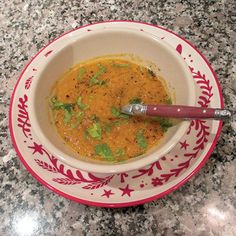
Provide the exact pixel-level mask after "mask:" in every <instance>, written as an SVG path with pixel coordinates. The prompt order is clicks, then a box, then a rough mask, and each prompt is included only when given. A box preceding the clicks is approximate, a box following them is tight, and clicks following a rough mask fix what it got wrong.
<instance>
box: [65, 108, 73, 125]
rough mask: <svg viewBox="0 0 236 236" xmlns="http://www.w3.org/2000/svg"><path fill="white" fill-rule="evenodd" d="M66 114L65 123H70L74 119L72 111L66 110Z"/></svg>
mask: <svg viewBox="0 0 236 236" xmlns="http://www.w3.org/2000/svg"><path fill="white" fill-rule="evenodd" d="M64 111H65V113H64V123H68V122H69V121H70V119H71V117H72V112H71V109H65V110H64Z"/></svg>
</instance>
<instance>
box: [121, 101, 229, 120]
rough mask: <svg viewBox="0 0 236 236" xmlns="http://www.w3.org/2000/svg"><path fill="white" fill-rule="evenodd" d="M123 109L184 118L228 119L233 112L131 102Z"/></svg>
mask: <svg viewBox="0 0 236 236" xmlns="http://www.w3.org/2000/svg"><path fill="white" fill-rule="evenodd" d="M121 111H122V112H123V113H125V114H128V115H135V116H137V115H147V116H160V117H172V118H183V119H214V120H221V119H228V118H230V117H231V116H232V113H231V112H230V111H229V110H226V109H220V108H206V107H192V106H182V105H143V104H129V105H126V106H123V107H122V109H121Z"/></svg>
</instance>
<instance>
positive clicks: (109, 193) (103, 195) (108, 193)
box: [101, 189, 115, 198]
mask: <svg viewBox="0 0 236 236" xmlns="http://www.w3.org/2000/svg"><path fill="white" fill-rule="evenodd" d="M103 191H104V193H103V194H102V195H101V197H107V198H109V197H110V195H113V194H115V193H113V192H112V191H111V189H110V190H106V189H103Z"/></svg>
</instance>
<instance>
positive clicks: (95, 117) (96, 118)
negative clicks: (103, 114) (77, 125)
mask: <svg viewBox="0 0 236 236" xmlns="http://www.w3.org/2000/svg"><path fill="white" fill-rule="evenodd" d="M91 120H92V121H96V122H98V121H99V118H98V117H97V116H96V115H95V114H93V115H92V116H91Z"/></svg>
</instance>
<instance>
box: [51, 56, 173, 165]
mask: <svg viewBox="0 0 236 236" xmlns="http://www.w3.org/2000/svg"><path fill="white" fill-rule="evenodd" d="M49 103H50V111H51V114H52V116H51V117H52V119H53V123H54V125H55V127H56V129H57V131H58V133H59V135H60V136H61V137H62V138H63V139H64V142H65V143H66V144H67V145H68V146H69V147H71V148H72V149H73V150H74V151H76V152H77V153H78V154H79V156H80V157H81V158H83V157H84V158H89V159H91V160H96V161H106V162H109V163H111V162H120V161H125V160H128V159H130V158H133V157H136V156H137V155H140V154H143V153H144V152H146V151H148V150H149V149H150V148H152V147H153V146H155V145H156V144H157V143H158V142H159V141H160V139H161V138H162V137H163V135H164V133H165V132H166V131H167V129H168V128H169V127H171V126H172V124H171V122H170V121H169V120H168V119H163V118H154V119H153V118H148V117H132V116H128V115H126V114H122V113H121V107H122V106H124V105H126V104H137V103H139V104H171V103H172V101H171V98H170V96H169V94H168V93H167V91H166V88H165V86H164V85H163V84H162V82H161V80H160V78H159V77H158V75H156V74H155V72H154V71H152V70H150V69H149V68H146V67H144V66H141V65H140V64H135V63H134V62H132V61H130V60H125V59H121V58H117V57H112V58H110V57H101V58H99V59H93V60H90V61H87V62H84V63H81V64H78V65H75V66H74V67H72V68H71V69H70V70H68V71H66V72H65V73H64V74H63V75H62V77H61V78H60V79H59V80H58V81H57V83H56V84H55V86H54V87H53V90H52V94H51V99H50V102H49Z"/></svg>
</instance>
